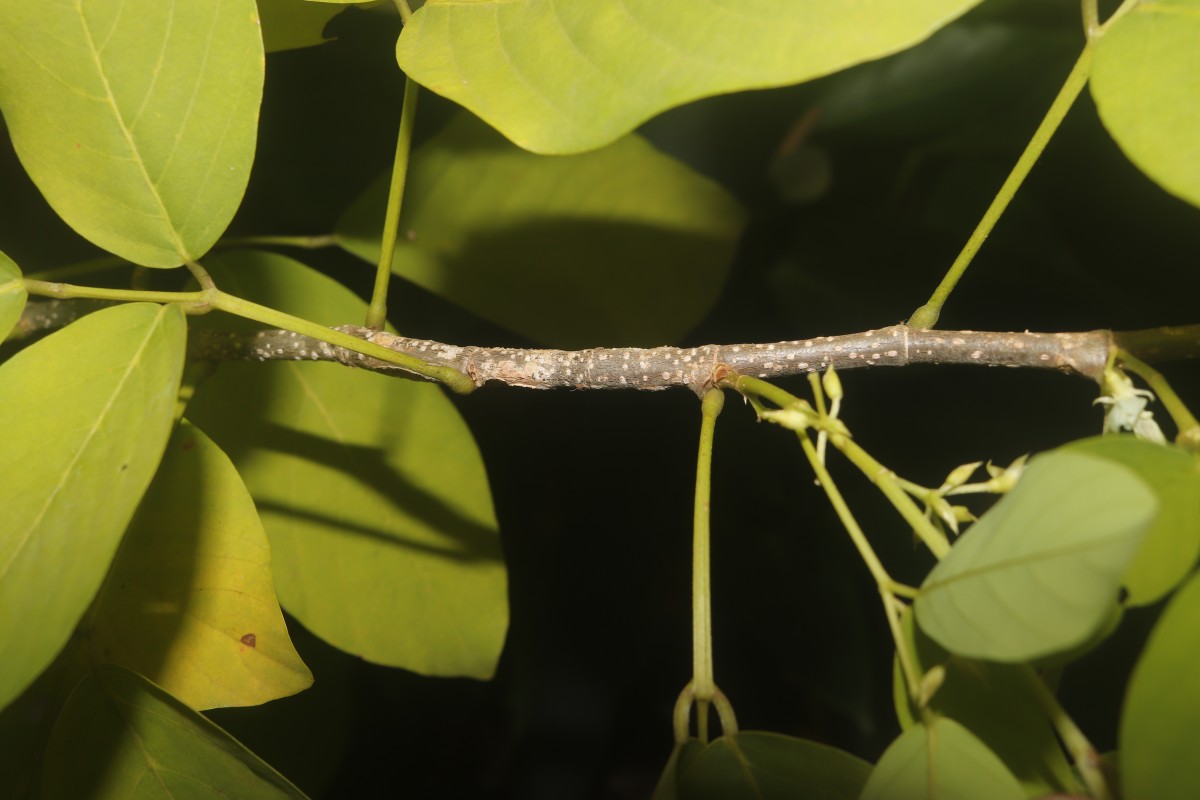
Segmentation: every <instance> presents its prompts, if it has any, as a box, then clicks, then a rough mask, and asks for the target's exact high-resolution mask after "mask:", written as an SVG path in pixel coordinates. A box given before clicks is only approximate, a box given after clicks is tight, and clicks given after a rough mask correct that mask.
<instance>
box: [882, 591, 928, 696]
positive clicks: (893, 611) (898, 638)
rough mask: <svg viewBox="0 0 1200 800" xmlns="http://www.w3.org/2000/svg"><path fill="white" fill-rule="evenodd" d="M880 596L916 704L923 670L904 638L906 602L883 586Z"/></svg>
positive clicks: (902, 670)
mask: <svg viewBox="0 0 1200 800" xmlns="http://www.w3.org/2000/svg"><path fill="white" fill-rule="evenodd" d="M879 596H880V597H882V598H883V610H884V614H885V616H886V617H887V623H888V629H889V630H891V632H892V641H894V642H895V643H896V657H897V658H898V659H899V660H900V672H901V673H903V675H904V685H905V687H907V689H908V696H909V697H910V698H912V701H913V703H914V704H916V703H917V701H918V698H919V697H920V694H921V671H920V670H919V669H917V663H916V660H915V659H914V658H913V654H912V652H911V651H910V650H909V649H908V641H907V640H906V639H905V638H904V627H903V626H902V625H901V624H900V614H901V613H902V612H903V611H904V604H903V603H901V602H900V601H899V600H898V599H896V596H895V595H894V594H892V593H891V592H885V591H883V590H882V588H881V589H880V591H879Z"/></svg>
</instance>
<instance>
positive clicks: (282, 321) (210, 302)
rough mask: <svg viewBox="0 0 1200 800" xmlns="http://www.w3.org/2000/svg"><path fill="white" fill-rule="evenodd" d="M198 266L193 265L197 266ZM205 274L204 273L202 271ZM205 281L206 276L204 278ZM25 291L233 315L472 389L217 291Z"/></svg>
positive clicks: (43, 287) (33, 287)
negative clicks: (174, 306)
mask: <svg viewBox="0 0 1200 800" xmlns="http://www.w3.org/2000/svg"><path fill="white" fill-rule="evenodd" d="M197 266H198V265H197ZM204 275H206V276H207V273H204ZM210 281H211V278H210ZM23 284H24V286H25V290H26V291H27V292H29V294H33V295H40V296H45V297H56V298H59V299H64V300H65V299H74V298H89V299H95V300H115V301H119V302H127V303H139V302H141V303H180V304H182V305H183V306H184V310H185V311H187V312H188V313H192V314H200V313H207V312H208V311H211V310H213V309H218V310H220V311H224V312H226V313H229V314H235V315H237V316H239V317H245V318H246V319H252V320H254V321H255V322H261V323H263V324H264V325H269V326H272V327H276V328H284V329H286V330H289V331H295V332H296V333H299V334H303V335H304V336H311V337H312V338H313V339H318V340H320V341H322V342H328V343H329V344H332V345H337V346H338V347H344V348H346V349H347V350H350V351H352V352H355V353H361V354H363V355H365V356H370V357H372V358H377V359H379V360H380V361H383V362H386V363H388V364H395V365H396V366H398V367H401V368H403V369H405V370H407V371H409V372H413V373H416V374H417V375H423V376H425V377H427V378H431V379H433V380H436V381H439V382H440V383H444V384H445V385H446V386H447V387H448V388H450V389H451V390H452V391H454V392H457V393H459V394H469V393H470V392H472V391H474V390H475V383H474V382H473V381H472V380H471V379H470V378H469V377H467V376H466V375H464V374H463V373H461V372H459V371H458V370H456V369H453V368H451V367H441V366H434V365H432V364H426V363H425V362H424V361H421V360H420V359H419V358H415V357H413V356H410V355H407V354H405V353H397V352H396V351H394V350H389V349H387V348H386V347H383V346H382V345H378V344H374V343H373V342H368V341H365V340H363V339H360V338H358V337H357V336H351V335H350V334H348V333H343V332H341V331H336V330H333V329H331V328H326V327H325V326H324V325H318V324H317V323H315V322H310V321H309V320H306V319H301V318H300V317H293V316H292V315H291V314H285V313H283V312H282V311H276V310H275V309H273V308H268V307H266V306H261V305H259V304H257V303H252V302H250V301H249V300H243V299H242V298H240V297H234V296H233V295H230V294H226V293H225V292H222V291H221V290H219V289H216V288H212V289H201V290H200V291H196V292H151V291H138V290H135V289H105V288H101V287H96V286H75V285H72V284H68V283H51V282H48V281H39V280H34V279H32V278H25V279H24V281H23Z"/></svg>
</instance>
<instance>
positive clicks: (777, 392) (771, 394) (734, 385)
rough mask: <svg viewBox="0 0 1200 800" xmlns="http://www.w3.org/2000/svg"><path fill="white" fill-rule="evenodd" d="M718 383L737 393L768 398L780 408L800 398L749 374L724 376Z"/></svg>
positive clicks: (796, 401) (798, 400)
mask: <svg viewBox="0 0 1200 800" xmlns="http://www.w3.org/2000/svg"><path fill="white" fill-rule="evenodd" d="M720 385H721V386H724V387H726V388H728V389H733V390H734V391H735V392H738V393H739V394H744V395H754V396H756V397H761V398H763V399H764V400H769V401H771V402H772V403H774V404H775V405H777V406H779V407H780V408H785V407H787V406H788V405H790V404H792V403H798V402H800V398H799V397H796V395H794V394H792V393H791V392H788V391H785V390H783V389H780V388H779V387H778V386H775V385H774V384H771V383H767V382H766V381H764V380H762V379H761V378H752V377H750V376H749V375H738V376H737V377H729V378H725V379H723V380H722V381H721V382H720Z"/></svg>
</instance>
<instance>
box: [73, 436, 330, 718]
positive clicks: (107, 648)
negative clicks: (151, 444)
mask: <svg viewBox="0 0 1200 800" xmlns="http://www.w3.org/2000/svg"><path fill="white" fill-rule="evenodd" d="M88 634H89V635H88V642H89V644H90V646H91V647H92V651H93V653H94V654H95V656H96V658H97V660H99V661H110V662H113V663H116V664H120V665H121V666H124V667H128V668H129V669H132V670H134V671H135V672H138V673H140V674H142V675H145V676H146V677H147V678H149V679H150V680H152V681H154V682H155V683H157V684H158V685H159V686H162V687H163V688H164V689H166V690H167V691H168V692H170V693H171V694H172V695H174V696H175V697H177V698H179V699H180V700H182V701H183V702H185V703H187V704H188V705H189V706H191V707H192V708H196V709H201V710H202V709H206V708H217V707H220V706H247V705H256V704H258V703H265V702H267V701H268V700H274V699H275V698H278V697H285V696H287V695H291V694H295V693H296V692H299V691H301V690H303V689H306V688H307V687H308V686H310V685H311V684H312V675H311V674H310V673H309V671H308V668H307V667H306V666H304V662H302V661H301V660H300V656H299V655H298V654H297V653H296V650H295V648H293V647H292V642H291V639H289V638H288V633H287V627H286V626H285V624H284V621H283V614H282V612H280V610H279V603H278V601H276V599H275V589H274V587H273V586H272V584H271V552H270V547H269V546H268V544H267V535H266V533H265V532H264V531H263V528H262V523H261V522H260V521H259V519H258V512H257V511H256V510H255V508H254V501H253V500H251V499H250V494H249V492H247V491H246V487H245V486H243V485H242V480H241V478H240V477H238V474H237V471H236V470H235V469H234V468H233V464H231V463H230V461H229V459H228V458H227V457H226V455H225V454H224V453H222V452H221V450H220V448H218V447H217V446H216V444H214V443H213V441H212V440H211V439H209V438H208V437H207V436H206V435H204V433H203V432H202V431H200V430H198V429H196V428H195V427H194V426H193V425H191V424H190V423H188V422H183V423H181V424H180V426H179V427H178V429H176V431H175V434H174V435H173V436H172V437H171V441H170V442H169V443H168V445H167V451H166V454H165V455H164V457H163V461H162V464H161V465H160V467H159V470H158V474H157V475H156V476H155V478H154V482H153V483H151V484H150V488H149V489H148V490H147V492H146V496H145V497H144V498H143V499H142V505H141V507H140V508H139V509H138V513H137V516H136V517H135V518H134V522H133V524H132V525H131V526H130V528H129V532H128V533H127V534H126V535H125V540H124V543H123V545H122V547H121V552H120V554H119V555H118V556H117V559H116V561H114V562H113V568H112V572H111V574H110V575H109V577H108V580H107V581H106V582H105V584H104V588H103V589H102V590H101V592H100V594H99V596H98V597H97V608H96V614H95V617H94V620H93V623H92V629H91V631H89V632H88Z"/></svg>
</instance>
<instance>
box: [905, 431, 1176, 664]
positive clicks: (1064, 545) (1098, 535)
mask: <svg viewBox="0 0 1200 800" xmlns="http://www.w3.org/2000/svg"><path fill="white" fill-rule="evenodd" d="M1157 513H1158V501H1157V500H1156V498H1155V496H1154V493H1153V492H1152V491H1151V490H1150V488H1149V487H1148V486H1146V484H1145V482H1144V481H1143V480H1141V479H1140V478H1139V477H1138V476H1137V475H1136V474H1135V473H1134V472H1132V471H1131V470H1129V469H1126V468H1125V467H1122V466H1120V465H1119V464H1117V463H1114V462H1113V461H1110V460H1107V459H1102V458H1097V457H1095V456H1091V455H1085V454H1083V453H1074V452H1069V451H1058V452H1051V453H1047V454H1045V455H1042V456H1039V457H1037V458H1034V459H1033V460H1032V461H1030V462H1029V466H1028V467H1026V469H1025V472H1024V474H1023V476H1022V477H1021V480H1020V482H1019V483H1018V484H1017V486H1016V488H1015V489H1013V490H1012V491H1011V492H1010V493H1009V494H1007V495H1005V496H1004V497H1003V498H1001V500H1000V501H999V502H998V503H996V505H995V506H993V507H992V509H991V510H990V511H988V513H987V514H985V515H984V516H983V518H982V519H980V520H979V522H977V523H975V524H974V525H973V526H972V527H971V528H970V529H969V530H968V531H967V533H966V534H965V535H963V537H962V538H961V539H959V541H958V542H957V544H955V546H954V547H953V548H952V549H951V550H950V552H949V553H948V554H947V555H946V557H945V558H944V559H942V561H940V562H939V563H938V564H937V566H935V567H934V568H933V570H932V571H931V572H930V573H929V576H928V577H927V578H926V579H925V582H924V584H923V585H922V587H921V594H920V595H919V596H918V597H917V599H916V603H915V609H916V615H917V622H918V623H920V625H921V627H922V629H924V630H925V632H926V633H928V634H929V635H930V636H931V637H933V639H934V640H935V641H937V642H938V644H940V645H942V646H943V647H945V648H946V649H947V650H949V651H951V652H953V653H957V654H959V655H963V656H968V657H971V658H982V659H990V660H995V661H1027V660H1029V659H1034V658H1038V657H1040V656H1045V655H1049V654H1051V653H1056V652H1060V651H1063V650H1067V649H1069V648H1071V647H1073V646H1075V645H1078V644H1080V643H1082V642H1083V641H1085V640H1087V639H1088V637H1090V636H1091V635H1092V634H1093V633H1094V632H1095V631H1096V630H1097V629H1099V628H1100V626H1101V625H1103V624H1104V622H1105V620H1106V619H1108V618H1109V617H1110V616H1111V613H1112V608H1113V605H1114V604H1115V603H1116V600H1117V592H1118V589H1119V588H1120V585H1121V580H1122V578H1123V577H1124V575H1125V571H1126V570H1127V569H1128V566H1129V563H1130V561H1131V560H1132V558H1133V556H1134V554H1135V553H1136V552H1137V547H1138V545H1139V544H1140V543H1141V540H1142V537H1143V534H1144V533H1145V532H1146V530H1147V529H1148V528H1149V527H1150V525H1151V524H1152V523H1153V521H1154V519H1155V516H1156V514H1157Z"/></svg>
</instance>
